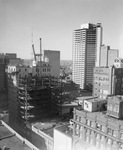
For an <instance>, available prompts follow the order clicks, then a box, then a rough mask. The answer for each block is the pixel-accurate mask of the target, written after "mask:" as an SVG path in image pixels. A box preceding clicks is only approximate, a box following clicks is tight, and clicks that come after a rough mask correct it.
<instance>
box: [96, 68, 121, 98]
mask: <svg viewBox="0 0 123 150" xmlns="http://www.w3.org/2000/svg"><path fill="white" fill-rule="evenodd" d="M112 94H114V95H122V94H123V68H116V67H115V66H112V67H95V68H94V79H93V96H94V97H95V96H98V97H99V98H103V99H106V96H107V95H112Z"/></svg>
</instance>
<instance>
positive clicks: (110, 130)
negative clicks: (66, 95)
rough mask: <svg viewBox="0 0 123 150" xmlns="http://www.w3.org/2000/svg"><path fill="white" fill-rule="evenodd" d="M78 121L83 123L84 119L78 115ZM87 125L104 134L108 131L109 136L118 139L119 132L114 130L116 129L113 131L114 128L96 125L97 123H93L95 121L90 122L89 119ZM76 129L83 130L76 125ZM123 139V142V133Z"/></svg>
mask: <svg viewBox="0 0 123 150" xmlns="http://www.w3.org/2000/svg"><path fill="white" fill-rule="evenodd" d="M76 120H77V121H78V122H83V120H82V117H79V116H78V115H76ZM86 125H88V126H90V127H92V128H96V129H97V130H100V131H102V132H105V133H106V131H107V134H109V135H111V136H113V137H117V136H118V131H117V130H114V129H112V128H109V127H108V128H107V127H106V126H104V125H101V124H99V123H95V122H93V121H90V120H88V119H86ZM76 128H77V129H80V128H81V125H78V124H77V125H76ZM121 139H122V140H123V133H121Z"/></svg>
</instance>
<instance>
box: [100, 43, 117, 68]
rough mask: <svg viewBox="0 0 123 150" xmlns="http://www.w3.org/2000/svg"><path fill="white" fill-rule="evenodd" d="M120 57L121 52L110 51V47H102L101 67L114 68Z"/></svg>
mask: <svg viewBox="0 0 123 150" xmlns="http://www.w3.org/2000/svg"><path fill="white" fill-rule="evenodd" d="M118 57H119V51H118V50H117V49H110V46H105V45H103V46H101V55H100V58H101V60H100V66H105V67H108V66H112V65H113V64H114V60H115V59H116V58H118Z"/></svg>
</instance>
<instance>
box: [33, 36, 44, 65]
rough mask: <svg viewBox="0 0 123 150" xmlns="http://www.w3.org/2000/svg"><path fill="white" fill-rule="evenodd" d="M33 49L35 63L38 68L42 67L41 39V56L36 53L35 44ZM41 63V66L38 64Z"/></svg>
mask: <svg viewBox="0 0 123 150" xmlns="http://www.w3.org/2000/svg"><path fill="white" fill-rule="evenodd" d="M32 49H33V54H34V61H35V64H36V66H40V67H41V61H42V59H41V57H42V44H41V38H40V54H36V53H35V48H34V44H32ZM38 62H39V64H38Z"/></svg>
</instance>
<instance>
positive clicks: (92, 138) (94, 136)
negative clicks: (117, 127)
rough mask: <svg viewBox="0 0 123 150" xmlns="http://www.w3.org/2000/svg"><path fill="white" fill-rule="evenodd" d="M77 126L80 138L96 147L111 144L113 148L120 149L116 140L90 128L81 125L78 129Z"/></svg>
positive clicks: (76, 133)
mask: <svg viewBox="0 0 123 150" xmlns="http://www.w3.org/2000/svg"><path fill="white" fill-rule="evenodd" d="M77 128H78V127H77ZM77 128H76V130H75V136H77V137H78V138H81V139H83V140H85V141H86V142H88V143H90V144H94V145H95V146H96V147H104V146H106V147H107V146H111V147H112V148H113V147H114V148H115V150H116V149H118V146H119V145H118V143H117V142H116V141H114V140H112V139H110V138H107V137H105V136H104V135H101V134H99V133H95V132H94V131H92V130H90V129H87V128H84V127H81V128H80V130H78V129H77ZM110 132H111V131H110ZM105 144H106V145H105Z"/></svg>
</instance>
